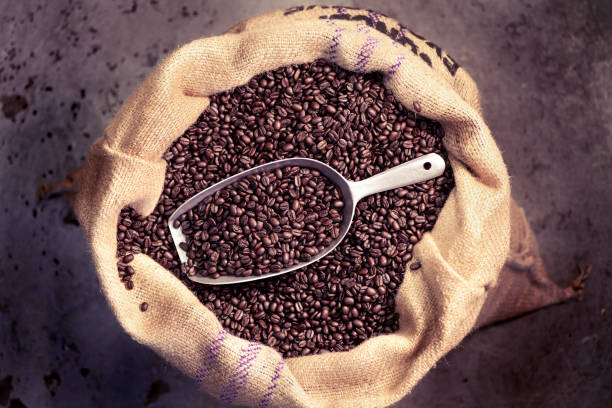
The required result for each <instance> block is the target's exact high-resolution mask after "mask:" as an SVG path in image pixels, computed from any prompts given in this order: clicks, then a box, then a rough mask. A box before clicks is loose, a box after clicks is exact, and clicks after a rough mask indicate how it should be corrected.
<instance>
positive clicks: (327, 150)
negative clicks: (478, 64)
mask: <svg viewBox="0 0 612 408" xmlns="http://www.w3.org/2000/svg"><path fill="white" fill-rule="evenodd" d="M262 80H265V86H264V85H263V81H262ZM370 108H371V109H370ZM412 108H414V110H420V109H421V106H420V104H416V105H413V106H412ZM369 109H370V110H369ZM417 113H418V112H417ZM443 136H444V131H443V129H442V127H441V126H440V124H438V123H436V122H432V121H430V120H428V119H426V118H423V117H422V116H420V115H416V114H415V112H414V111H411V110H409V109H407V108H406V107H404V106H402V105H401V104H400V103H399V102H397V100H396V99H395V98H394V97H393V95H392V94H391V93H390V92H389V91H388V90H386V89H385V87H384V85H383V80H382V77H381V75H379V74H376V73H370V74H361V73H354V72H348V71H345V70H343V69H341V68H339V67H337V66H335V65H331V64H329V63H327V62H321V61H320V62H315V63H309V64H302V65H297V66H296V65H293V66H288V67H284V68H279V69H277V70H274V71H271V72H267V73H263V74H261V75H258V76H257V77H255V78H253V79H251V80H250V81H249V82H247V83H246V84H245V85H242V86H239V87H236V88H233V89H232V90H231V91H227V92H223V93H220V94H217V95H213V96H211V97H210V105H209V107H208V109H207V110H206V111H204V112H203V113H202V115H201V116H200V117H199V118H198V120H197V122H196V123H194V124H193V125H192V126H190V127H189V128H188V129H187V130H186V131H185V133H184V134H183V135H182V136H181V137H180V138H179V139H178V140H177V141H176V142H175V143H174V144H173V145H172V146H170V148H169V149H168V150H167V151H166V153H165V154H164V155H163V158H164V159H165V160H166V161H167V163H168V166H167V169H166V179H165V183H164V190H163V191H162V195H161V197H160V199H159V202H158V204H157V206H156V208H155V210H154V211H153V212H152V213H151V214H150V215H149V216H148V217H145V218H143V217H140V216H139V215H138V214H137V213H136V212H135V211H134V210H133V209H130V208H124V209H123V210H122V211H121V214H120V217H119V220H118V221H119V222H118V226H117V258H118V261H120V262H118V269H119V277H118V279H122V281H123V282H124V284H125V285H126V288H132V287H133V282H132V280H131V278H132V275H130V274H129V273H130V272H132V271H133V269H131V270H130V272H127V271H128V269H127V267H128V266H129V265H126V264H127V262H123V261H124V260H123V257H125V256H126V255H129V254H134V253H136V251H135V250H134V249H136V250H138V251H141V252H142V253H144V254H146V255H147V256H149V257H151V258H153V260H155V261H156V262H158V263H159V264H160V265H162V266H164V267H165V268H167V269H168V270H169V271H171V272H172V273H173V274H175V275H176V276H177V277H179V278H180V279H181V280H182V281H183V282H184V284H185V285H186V286H187V287H188V288H189V289H190V290H191V291H193V292H194V294H195V295H196V296H197V297H198V298H199V299H200V301H201V302H202V303H203V304H204V305H206V307H208V308H209V309H210V310H212V311H213V312H214V313H215V314H216V316H217V317H218V318H219V321H220V322H221V324H222V325H223V326H224V327H225V329H226V330H228V331H229V332H231V333H233V334H235V335H237V336H240V337H242V338H244V339H247V340H250V341H256V342H261V343H265V344H268V345H270V346H271V347H274V348H275V349H277V350H278V351H279V352H281V353H282V354H283V355H284V356H285V357H295V356H300V355H303V354H313V353H321V352H325V351H344V350H349V349H351V348H353V347H355V346H356V345H358V344H360V343H361V342H363V340H364V339H366V338H368V337H371V336H374V335H378V334H385V333H391V332H394V331H396V330H397V329H398V315H397V313H395V305H394V299H395V295H396V293H397V289H398V288H399V286H400V284H401V282H402V279H403V277H404V273H405V269H406V265H407V264H408V263H410V262H411V261H412V250H413V248H414V245H415V244H416V243H417V242H418V241H419V240H420V239H421V237H422V236H423V234H424V233H425V232H427V231H430V230H431V229H432V228H433V225H434V223H435V221H436V219H437V216H438V214H439V212H440V210H441V208H442V206H443V205H444V202H445V200H446V198H447V196H448V194H449V192H450V190H451V189H452V188H453V177H452V172H451V169H450V166H449V165H448V164H447V171H445V173H444V174H443V175H442V176H440V177H438V178H437V179H436V180H430V181H427V182H424V183H419V184H417V185H413V186H408V187H403V188H399V189H395V190H391V191H387V192H384V193H379V194H375V195H373V196H369V197H366V198H364V199H362V200H361V201H360V202H359V203H358V204H357V207H356V209H355V217H354V220H353V224H352V225H351V228H350V230H349V232H348V234H347V236H346V237H345V238H344V240H343V241H342V242H341V243H340V245H339V246H338V247H337V248H336V249H335V250H334V251H332V252H331V253H329V254H328V255H327V256H325V257H323V258H322V259H320V260H319V261H318V262H316V263H314V264H312V265H310V266H308V267H306V268H303V269H300V270H298V271H295V272H292V273H288V274H286V275H282V276H279V277H274V278H269V279H265V280H261V281H257V282H250V283H246V284H241V285H232V286H207V285H200V284H196V283H193V282H192V281H190V280H189V279H188V278H187V276H188V275H190V274H193V273H195V272H196V271H195V264H194V262H193V261H195V260H196V259H204V257H203V254H204V253H205V252H206V253H208V252H207V251H209V249H210V247H211V246H212V244H213V242H210V238H211V237H212V236H218V237H219V239H218V241H215V242H217V244H215V245H218V246H219V248H218V250H217V251H216V252H214V253H217V254H218V255H213V254H211V257H210V259H213V258H214V261H213V262H212V263H216V264H215V265H214V266H215V269H210V273H212V274H213V275H214V274H215V273H220V272H219V271H220V270H221V269H225V268H228V266H229V265H230V263H233V264H235V265H236V266H239V268H236V271H237V270H240V273H242V274H248V273H249V270H250V273H255V269H253V268H251V269H249V268H247V267H243V266H242V264H240V265H238V264H237V262H240V258H241V257H242V256H248V257H250V258H251V259H252V257H253V256H255V257H258V256H263V255H264V253H266V254H267V255H266V256H267V257H268V258H270V259H277V260H280V262H278V263H273V262H270V264H269V265H268V268H269V271H273V270H275V269H276V268H281V265H282V259H281V258H278V256H281V257H282V256H283V255H284V254H285V253H289V254H290V253H291V250H293V254H294V257H298V255H297V253H298V252H299V253H300V256H301V255H302V254H306V255H308V252H306V251H302V250H299V251H296V248H297V245H303V246H304V247H305V248H308V247H314V248H315V249H317V250H319V248H320V247H321V246H325V245H326V244H325V240H326V239H330V238H331V236H332V233H333V228H332V229H328V227H329V226H330V225H331V226H333V225H334V224H337V221H336V219H337V217H336V216H335V215H334V213H332V211H334V210H335V211H336V213H337V214H340V213H341V212H342V211H339V210H338V209H334V204H333V203H334V201H337V200H340V198H338V199H336V198H332V199H327V198H326V197H325V194H322V193H320V192H319V183H317V182H314V183H310V182H305V181H304V179H301V180H300V182H298V183H296V182H295V176H296V175H298V173H296V174H291V175H290V177H289V176H288V179H287V184H286V185H285V184H284V183H281V184H280V185H281V186H282V188H280V189H279V188H270V185H272V184H273V183H275V182H276V178H282V177H284V175H283V174H282V173H281V175H280V176H278V177H277V176H276V174H274V177H272V175H269V176H268V177H269V179H267V180H266V179H263V178H262V179H261V182H260V183H259V184H258V187H257V188H259V189H260V191H257V192H256V190H253V188H254V186H250V185H248V183H247V185H246V186H245V187H244V188H246V190H249V189H250V190H252V193H249V194H252V195H253V196H256V197H257V201H254V200H253V201H245V200H244V198H243V197H244V196H245V195H239V194H236V195H234V196H231V195H229V194H227V193H222V194H220V195H219V197H215V198H214V200H215V201H214V202H210V203H206V204H205V205H210V208H208V209H202V211H208V214H210V216H209V217H207V218H202V219H199V220H197V222H198V223H199V224H198V225H194V224H192V225H187V224H185V225H186V227H187V229H191V234H193V237H194V238H195V234H197V233H198V231H202V234H200V235H199V236H198V237H199V238H198V239H199V241H200V242H202V246H201V248H202V250H201V251H202V252H201V254H200V253H198V251H195V252H194V253H193V254H192V255H193V257H192V259H191V265H189V264H186V265H183V266H181V263H180V260H179V258H178V254H177V253H176V251H175V249H174V244H173V243H172V241H171V236H170V233H169V231H168V225H167V223H168V217H169V216H170V214H172V212H173V211H174V210H175V209H176V208H178V206H179V205H181V204H182V203H183V202H184V201H186V200H187V199H188V198H190V197H192V196H193V195H194V194H196V193H198V192H199V191H202V190H204V189H205V188H207V187H209V186H211V185H213V184H215V183H217V182H219V181H221V180H223V179H225V178H227V177H230V176H232V175H234V174H237V173H240V172H241V171H244V170H246V169H248V168H251V167H254V166H257V165H260V164H264V163H268V162H270V161H274V160H278V159H283V158H290V157H296V156H299V157H310V158H313V159H317V160H320V161H323V162H325V163H327V164H329V165H330V166H332V167H334V168H335V169H336V170H337V171H338V172H340V173H341V174H342V175H343V176H345V177H346V178H347V179H349V180H355V181H358V180H362V179H365V178H367V177H370V176H372V175H375V174H377V173H380V172H382V171H384V170H386V169H388V168H391V167H393V166H395V165H398V164H401V163H403V162H405V161H408V160H411V159H413V158H415V157H418V156H421V155H424V154H427V153H431V152H436V153H439V154H441V155H443V156H445V155H446V153H445V151H444V149H443V146H442V138H443ZM275 177H276V178H275ZM298 184H299V185H298ZM177 186H179V187H178V188H177ZM305 194H308V195H310V196H311V197H313V198H312V199H310V200H304V198H303V197H304V195H305ZM317 194H318V195H317ZM264 196H265V197H266V200H267V201H265V202H264V200H263V197H264ZM260 197H262V199H261V200H260ZM217 199H223V201H219V202H218V203H217ZM296 199H297V200H301V201H302V203H301V207H302V209H303V210H305V209H306V208H309V206H310V205H311V202H312V203H313V205H316V203H317V202H321V201H323V202H325V203H326V204H329V205H330V206H329V207H328V208H325V211H316V212H313V213H311V214H309V215H308V216H301V214H300V212H299V211H296V210H293V207H292V205H293V202H294V201H295V200H296ZM277 201H278V203H277ZM232 204H233V205H235V209H234V210H232V209H231V208H232V207H231V205H232ZM228 205H229V210H228ZM281 205H282V207H280V206H281ZM271 207H273V208H282V211H286V214H275V215H273V216H269V215H268V214H267V213H265V211H264V208H271ZM225 211H229V212H230V214H229V215H230V216H232V217H234V218H236V217H237V218H238V222H235V223H234V224H233V225H232V226H231V228H227V227H226V226H222V225H220V224H219V221H221V220H222V219H224V218H223V217H225V215H226V214H224V212H225ZM232 211H233V212H235V214H234V213H232ZM290 211H293V213H290ZM262 215H264V216H265V218H263V217H262ZM243 216H244V217H245V218H244V222H243V221H242V217H243ZM300 217H302V218H300ZM417 217H419V218H418V219H417ZM250 218H253V219H254V220H255V223H254V224H253V223H252V222H251V223H249V219H250ZM183 221H188V220H187V217H185V219H184V220H181V221H180V222H179V224H178V225H182V224H181V223H182V222H183ZM259 222H260V223H261V224H259ZM294 223H303V226H296V225H295V224H294ZM329 223H331V224H329ZM251 225H254V227H251ZM228 226H229V224H228ZM284 227H286V228H288V229H284ZM270 228H271V229H270ZM294 230H299V231H301V236H299V237H298V236H295V235H294V233H293V232H294ZM284 232H289V233H290V234H289V235H288V238H287V239H285V238H284V235H283V233H284ZM226 233H227V234H226ZM260 233H262V234H263V233H265V234H264V235H261V236H260V235H258V234H260ZM230 234H236V235H231V236H230ZM239 234H242V235H243V236H244V237H245V238H242V239H241V240H239V242H238V243H237V244H234V242H235V239H236V237H237V236H238V235H239ZM247 237H248V238H247ZM264 238H268V239H269V240H270V243H269V244H268V246H266V242H267V241H265V242H264ZM215 239H216V238H215ZM243 241H244V242H243ZM221 242H223V244H220V243H221ZM242 242H243V243H242ZM277 244H278V245H277ZM208 245H210V246H208ZM292 245H293V246H292ZM198 248H200V247H198ZM261 248H263V251H264V252H262V249H261ZM393 248H395V249H393ZM267 249H270V250H274V251H275V252H274V255H272V254H269V253H268V252H267ZM277 249H278V253H279V254H283V255H277V254H276V250H277ZM167 252H168V253H169V254H170V255H171V256H170V257H169V256H167V255H165V254H166V253H167ZM254 254H255V255H254ZM375 255H376V256H375ZM383 256H384V257H385V260H382V262H381V258H382V257H383ZM234 257H235V258H234ZM294 259H295V258H294ZM383 263H384V265H383ZM415 264H416V262H413V263H410V265H411V266H412V265H415ZM253 265H255V263H254V262H253ZM264 269H265V266H263V262H262V269H261V272H262V273H263V270H264ZM190 271H191V272H190ZM208 271H209V270H208V269H207V273H208ZM136 273H147V272H146V271H142V272H141V271H138V272H136ZM315 277H316V278H315ZM347 299H352V303H351V300H348V301H347ZM366 300H369V303H366ZM345 302H348V303H351V304H350V305H349V304H346V303H345ZM272 304H275V305H276V306H275V311H272V310H271V309H272ZM281 306H282V308H281ZM239 311H240V312H239ZM240 314H242V316H241V318H237V317H240ZM309 330H312V332H311V331H309ZM313 332H314V335H313V334H312V333H313ZM310 336H312V337H310Z"/></svg>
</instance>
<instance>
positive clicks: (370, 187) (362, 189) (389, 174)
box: [350, 153, 446, 203]
mask: <svg viewBox="0 0 612 408" xmlns="http://www.w3.org/2000/svg"><path fill="white" fill-rule="evenodd" d="M445 167H446V166H445V164H444V159H443V158H442V156H440V155H438V154H436V153H429V154H426V155H424V156H421V157H417V158H416V159H414V160H410V161H408V162H406V163H403V164H400V165H399V166H395V167H393V168H390V169H389V170H386V171H383V172H382V173H379V174H377V175H375V176H372V177H370V178H367V179H365V180H362V181H357V182H351V183H350V186H351V193H352V194H353V198H354V202H355V203H357V202H358V201H359V200H361V199H362V198H363V197H366V196H369V195H371V194H376V193H380V192H382V191H387V190H392V189H394V188H399V187H404V186H408V185H410V184H415V183H420V182H423V181H427V180H430V179H432V178H435V177H438V176H441V175H442V173H444V168H445Z"/></svg>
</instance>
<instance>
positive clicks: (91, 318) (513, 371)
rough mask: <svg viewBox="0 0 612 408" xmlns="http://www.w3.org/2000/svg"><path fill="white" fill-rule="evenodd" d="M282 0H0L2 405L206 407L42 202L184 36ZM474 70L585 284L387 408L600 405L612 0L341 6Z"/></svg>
mask: <svg viewBox="0 0 612 408" xmlns="http://www.w3.org/2000/svg"><path fill="white" fill-rule="evenodd" d="M293 3H294V1H293V0H292V1H272V0H267V1H259V2H246V1H244V2H234V1H231V0H222V1H219V0H208V1H184V2H174V1H172V2H170V1H169V2H164V1H154V0H151V1H146V2H145V1H136V0H134V1H125V2H118V1H89V2H87V1H79V0H74V1H73V0H57V1H53V2H47V1H42V0H22V1H18V2H10V1H8V0H4V1H2V2H0V19H1V24H0V40H1V41H0V44H1V45H0V60H1V63H0V98H1V101H0V102H1V104H2V110H3V115H0V152H1V155H0V168H1V171H0V179H1V186H2V189H0V201H1V205H0V213H1V214H2V215H1V218H0V220H1V221H0V255H1V256H0V406H10V407H13V408H16V407H23V406H27V407H30V408H31V407H89V406H92V407H108V406H113V407H139V406H143V405H145V404H147V406H148V407H194V406H195V407H208V406H216V405H215V403H213V402H210V400H209V399H208V397H207V396H206V395H204V394H203V393H202V392H201V391H199V390H198V389H197V387H196V386H195V384H194V383H193V382H192V381H191V380H190V379H188V378H186V377H185V376H183V375H182V374H181V373H179V372H177V371H176V370H175V369H174V368H172V367H171V366H169V365H168V364H166V363H165V362H164V361H162V360H161V359H160V358H159V357H157V356H156V355H155V354H154V353H153V352H151V351H149V350H148V349H146V348H144V347H142V346H140V345H138V344H137V343H135V342H134V341H132V340H131V339H130V338H129V337H128V336H127V335H126V334H125V333H123V331H122V330H121V328H120V327H119V325H118V324H117V323H116V321H115V320H114V318H113V316H112V314H111V312H110V311H109V309H108V307H107V306H106V302H105V300H104V298H103V296H102V295H101V293H100V291H99V289H98V286H97V281H96V277H95V274H94V270H93V266H92V262H91V260H90V257H89V254H88V250H87V247H86V244H85V242H84V240H83V237H82V234H81V232H80V230H79V228H78V227H76V226H74V225H73V224H72V223H71V222H70V219H69V217H68V218H66V216H67V214H69V210H68V207H67V206H66V205H65V204H64V203H63V202H62V200H59V199H55V200H48V201H44V202H42V203H40V204H37V203H36V198H35V191H36V187H37V185H39V184H40V183H43V182H57V181H59V180H61V179H62V178H63V177H64V176H65V175H66V174H68V173H69V172H70V171H71V170H73V169H74V168H75V167H77V166H79V165H80V164H81V163H82V162H83V160H84V158H85V155H86V154H87V151H88V148H89V146H90V144H91V142H92V141H93V140H94V139H95V138H97V137H98V136H99V135H101V134H102V132H103V129H104V127H105V126H106V125H107V124H108V122H109V121H110V119H111V118H112V116H113V114H114V113H115V112H116V111H117V109H118V107H119V106H120V105H121V103H122V101H123V100H124V99H125V98H126V97H127V95H128V94H129V93H130V92H131V91H132V90H133V89H134V88H135V87H136V86H137V85H138V83H139V82H140V81H141V80H142V79H143V78H144V77H145V76H146V75H147V74H148V73H149V72H151V70H152V69H153V66H154V65H155V64H156V63H157V62H158V61H160V60H161V59H162V58H164V56H165V55H166V54H167V53H168V52H169V51H170V50H172V49H174V48H175V47H177V46H178V45H180V44H182V43H185V42H187V41H189V40H191V39H194V38H197V37H200V36H208V35H213V34H218V33H221V32H222V31H224V30H225V29H227V28H228V27H230V26H231V25H233V24H234V23H236V22H237V21H238V20H240V19H244V18H247V17H249V16H252V15H255V14H259V13H262V12H265V11H270V10H273V9H277V8H285V7H288V6H292V5H295V4H293ZM345 3H346V4H345V5H353V6H358V7H364V8H375V9H377V10H379V11H381V12H383V13H385V14H388V15H390V16H392V17H395V18H396V19H398V20H399V21H401V22H403V23H404V24H405V25H407V26H408V27H411V28H412V29H413V30H414V31H415V32H417V33H420V34H422V35H424V36H425V37H427V38H429V39H431V40H433V41H435V42H436V43H438V44H441V45H442V46H443V47H444V48H445V49H446V50H447V51H449V53H450V54H451V55H452V56H453V57H454V58H455V59H456V60H458V61H459V62H460V64H462V65H463V66H464V67H465V68H466V69H467V70H468V71H469V72H470V73H471V74H472V75H473V77H474V79H475V80H476V82H477V83H478V85H479V87H480V90H481V99H482V105H483V107H484V112H485V117H486V119H487V121H488V123H489V125H490V127H491V129H492V131H493V135H494V136H495V137H496V139H497V141H498V142H499V145H500V146H501V149H502V151H503V154H504V157H505V159H506V161H507V164H508V167H509V169H510V173H511V175H512V185H513V194H514V197H515V198H516V199H517V201H518V202H519V203H520V204H521V205H523V206H524V207H525V209H526V211H527V215H528V218H529V219H530V222H531V223H532V225H533V228H534V231H535V233H536V235H537V237H538V239H539V241H540V243H541V248H542V253H543V255H544V258H545V261H546V263H547V265H548V267H549V268H550V271H551V275H552V276H553V277H554V279H555V280H556V281H557V282H559V283H560V284H561V285H567V284H568V283H569V282H570V281H571V280H572V278H573V277H574V275H573V273H572V269H573V267H574V266H575V265H576V264H587V263H590V264H592V265H593V270H594V272H593V274H592V276H591V278H590V279H589V280H588V282H587V288H586V291H585V299H584V301H582V302H569V303H566V304H563V305H559V306H555V307H551V308H548V309H545V310H541V311H538V312H536V313H532V314H530V315H528V316H524V317H522V318H520V319H516V320H513V321H510V322H506V323H504V324H500V325H496V326H493V327H489V328H487V329H484V330H481V331H479V332H477V333H475V334H473V335H471V336H470V337H469V338H467V339H466V340H465V341H463V342H462V344H461V345H460V346H459V347H458V348H457V349H456V350H454V351H453V352H451V353H450V354H449V355H448V356H447V357H445V358H444V359H443V360H442V361H440V363H439V364H438V366H437V367H436V368H435V369H433V370H432V371H431V372H430V373H429V374H428V375H427V376H426V378H425V379H424V380H423V381H422V382H421V383H420V384H419V385H418V386H417V387H416V388H415V389H414V391H413V392H412V394H411V395H409V396H407V397H406V398H405V399H404V400H403V401H401V402H400V403H398V404H397V407H457V406H460V407H481V406H482V407H565V406H567V407H610V406H612V324H611V316H612V301H611V300H610V295H609V294H610V291H611V290H612V277H611V274H612V267H611V266H610V265H611V264H612V249H611V245H610V242H611V238H612V237H611V234H610V232H611V231H612V216H611V215H610V210H611V209H612V208H611V207H612V206H611V202H612V200H611V199H612V153H611V150H612V106H611V105H612V104H611V103H610V95H611V90H612V81H611V79H610V78H611V77H612V46H611V43H612V41H611V40H612V3H610V1H609V0H600V1H591V2H587V1H584V0H579V1H578V0H574V1H566V2H561V1H556V2H555V1H537V2H535V1H525V0H522V1H491V2H481V1H478V0H472V1H469V2H468V1H463V2H455V1H452V0H448V1H442V0H436V1H429V0H414V1H385V0H378V1H357V0H355V1H346V2H345Z"/></svg>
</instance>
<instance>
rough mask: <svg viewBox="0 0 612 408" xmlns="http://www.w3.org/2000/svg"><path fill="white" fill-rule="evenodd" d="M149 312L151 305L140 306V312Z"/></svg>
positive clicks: (143, 304)
mask: <svg viewBox="0 0 612 408" xmlns="http://www.w3.org/2000/svg"><path fill="white" fill-rule="evenodd" d="M147 310H149V304H148V303H147V302H142V303H141V304H140V311H141V312H146V311H147Z"/></svg>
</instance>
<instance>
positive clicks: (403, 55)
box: [387, 54, 406, 79]
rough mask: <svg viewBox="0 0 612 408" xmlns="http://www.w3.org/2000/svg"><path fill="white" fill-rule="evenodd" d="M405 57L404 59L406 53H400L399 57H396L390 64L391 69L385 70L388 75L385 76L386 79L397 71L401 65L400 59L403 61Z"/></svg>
mask: <svg viewBox="0 0 612 408" xmlns="http://www.w3.org/2000/svg"><path fill="white" fill-rule="evenodd" d="M405 59H406V54H402V55H400V56H399V57H397V59H396V60H395V63H393V65H391V69H389V70H388V71H387V74H388V75H389V76H388V77H387V79H389V77H392V76H393V75H395V73H396V72H397V70H398V69H399V67H400V66H402V61H404V60H405Z"/></svg>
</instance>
